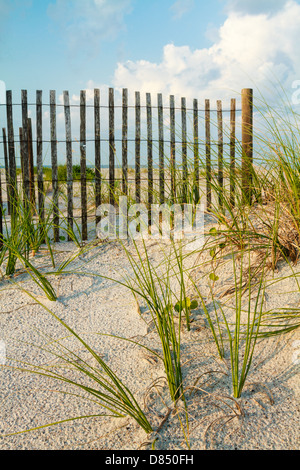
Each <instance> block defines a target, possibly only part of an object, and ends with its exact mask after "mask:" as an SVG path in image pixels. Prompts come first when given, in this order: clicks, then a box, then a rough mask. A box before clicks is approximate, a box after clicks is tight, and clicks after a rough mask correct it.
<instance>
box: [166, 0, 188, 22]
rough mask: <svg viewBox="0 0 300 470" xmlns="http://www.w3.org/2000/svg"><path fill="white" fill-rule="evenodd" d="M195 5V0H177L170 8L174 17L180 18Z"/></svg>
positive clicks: (175, 18)
mask: <svg viewBox="0 0 300 470" xmlns="http://www.w3.org/2000/svg"><path fill="white" fill-rule="evenodd" d="M193 6H194V0H177V2H175V3H173V5H172V6H171V7H170V10H171V11H172V13H173V19H174V20H177V19H180V18H181V17H182V16H183V15H184V14H185V13H187V12H188V11H190V10H191V9H192V8H193Z"/></svg>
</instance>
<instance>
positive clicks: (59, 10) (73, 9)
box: [48, 0, 131, 55]
mask: <svg viewBox="0 0 300 470" xmlns="http://www.w3.org/2000/svg"><path fill="white" fill-rule="evenodd" d="M130 7H131V0H113V1H111V0H84V1H82V0H56V2H55V3H54V4H50V5H49V7H48V15H49V16H50V18H52V19H53V20H54V21H55V22H56V23H58V25H59V26H60V28H61V33H62V35H63V37H64V38H65V40H66V43H67V46H68V48H69V49H70V51H71V52H72V51H75V50H76V51H77V52H78V51H80V50H82V49H84V50H85V51H86V52H87V53H89V54H91V55H94V54H96V53H97V52H98V50H99V47H100V44H101V42H102V41H104V40H113V39H115V38H116V37H117V35H118V33H119V32H120V31H121V30H122V29H124V22H123V19H124V16H125V14H126V13H128V12H129V11H130Z"/></svg>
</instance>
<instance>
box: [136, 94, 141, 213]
mask: <svg viewBox="0 0 300 470" xmlns="http://www.w3.org/2000/svg"><path fill="white" fill-rule="evenodd" d="M135 201H136V203H137V204H138V203H140V202H141V95H140V92H139V91H136V92H135Z"/></svg>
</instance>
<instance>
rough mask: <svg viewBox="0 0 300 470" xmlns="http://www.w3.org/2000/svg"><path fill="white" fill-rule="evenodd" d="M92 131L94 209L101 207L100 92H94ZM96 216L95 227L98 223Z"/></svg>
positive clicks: (98, 219)
mask: <svg viewBox="0 0 300 470" xmlns="http://www.w3.org/2000/svg"><path fill="white" fill-rule="evenodd" d="M94 130H95V201H96V209H97V208H98V207H99V206H100V205H101V184H102V181H101V179H102V178H101V145H100V90H99V89H98V88H96V89H95V90H94ZM100 219H101V218H100V216H98V215H96V225H97V224H98V223H99V222H100Z"/></svg>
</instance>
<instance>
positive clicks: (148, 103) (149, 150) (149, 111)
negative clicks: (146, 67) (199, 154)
mask: <svg viewBox="0 0 300 470" xmlns="http://www.w3.org/2000/svg"><path fill="white" fill-rule="evenodd" d="M146 110H147V158H148V226H149V227H150V225H151V223H152V222H151V205H152V204H153V145H152V107H151V94H150V93H146Z"/></svg>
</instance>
